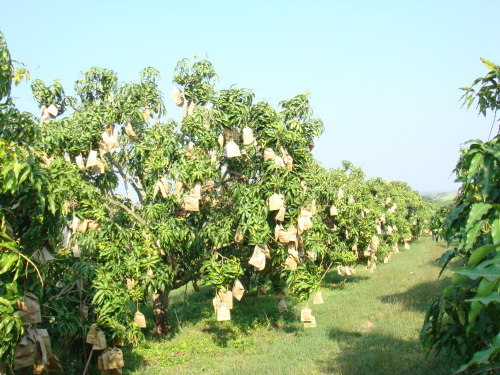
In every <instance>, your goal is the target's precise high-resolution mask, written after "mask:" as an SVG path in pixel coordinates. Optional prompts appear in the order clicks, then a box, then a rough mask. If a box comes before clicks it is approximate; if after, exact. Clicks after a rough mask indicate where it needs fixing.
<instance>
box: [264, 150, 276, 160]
mask: <svg viewBox="0 0 500 375" xmlns="http://www.w3.org/2000/svg"><path fill="white" fill-rule="evenodd" d="M275 157H276V154H275V153H274V151H273V149H272V148H266V149H265V150H264V161H267V160H274V158H275Z"/></svg>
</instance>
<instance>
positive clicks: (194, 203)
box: [184, 194, 200, 212]
mask: <svg viewBox="0 0 500 375" xmlns="http://www.w3.org/2000/svg"><path fill="white" fill-rule="evenodd" d="M184 210H186V211H193V212H198V211H200V200H199V199H198V198H197V197H196V196H195V195H194V194H188V195H185V196H184Z"/></svg>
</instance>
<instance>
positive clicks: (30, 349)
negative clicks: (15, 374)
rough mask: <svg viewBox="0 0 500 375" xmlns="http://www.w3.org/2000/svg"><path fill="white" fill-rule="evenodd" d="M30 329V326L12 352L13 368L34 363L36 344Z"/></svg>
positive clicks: (16, 368)
mask: <svg viewBox="0 0 500 375" xmlns="http://www.w3.org/2000/svg"><path fill="white" fill-rule="evenodd" d="M30 330H31V329H30V328H28V329H27V330H26V334H25V335H24V336H23V337H22V338H21V341H19V343H18V344H17V347H16V351H15V353H14V356H15V358H14V370H18V369H20V368H24V367H29V366H33V365H34V364H35V359H36V344H35V339H34V337H33V336H32V334H31V332H30Z"/></svg>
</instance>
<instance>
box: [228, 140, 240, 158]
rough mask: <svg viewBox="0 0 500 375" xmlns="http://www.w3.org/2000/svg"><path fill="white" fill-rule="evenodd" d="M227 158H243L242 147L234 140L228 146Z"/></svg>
mask: <svg viewBox="0 0 500 375" xmlns="http://www.w3.org/2000/svg"><path fill="white" fill-rule="evenodd" d="M226 156H227V157H228V158H237V157H239V156H241V152H240V147H239V146H238V145H237V144H236V142H234V141H233V140H231V141H229V142H228V143H227V144H226Z"/></svg>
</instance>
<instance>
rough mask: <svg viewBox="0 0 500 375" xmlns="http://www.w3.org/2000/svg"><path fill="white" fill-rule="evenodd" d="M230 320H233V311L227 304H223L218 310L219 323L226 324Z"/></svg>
mask: <svg viewBox="0 0 500 375" xmlns="http://www.w3.org/2000/svg"><path fill="white" fill-rule="evenodd" d="M228 320H231V310H230V309H229V307H228V306H227V305H226V304H224V303H221V304H220V306H219V309H218V310H217V321H218V322H225V321H228Z"/></svg>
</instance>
